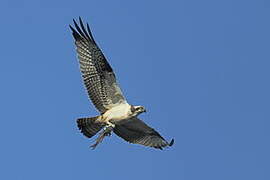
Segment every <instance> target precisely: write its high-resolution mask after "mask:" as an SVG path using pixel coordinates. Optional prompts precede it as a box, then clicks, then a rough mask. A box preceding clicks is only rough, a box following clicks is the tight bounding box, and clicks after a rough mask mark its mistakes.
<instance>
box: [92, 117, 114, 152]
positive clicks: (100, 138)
mask: <svg viewBox="0 0 270 180" xmlns="http://www.w3.org/2000/svg"><path fill="white" fill-rule="evenodd" d="M114 127H115V125H114V124H112V123H111V122H108V123H107V125H106V126H105V127H104V128H103V131H102V132H101V133H99V136H98V138H97V139H96V143H95V144H93V145H91V147H92V148H93V149H95V148H96V147H97V145H98V144H99V143H101V142H102V141H103V139H104V138H105V137H106V136H111V132H112V130H113V128H114Z"/></svg>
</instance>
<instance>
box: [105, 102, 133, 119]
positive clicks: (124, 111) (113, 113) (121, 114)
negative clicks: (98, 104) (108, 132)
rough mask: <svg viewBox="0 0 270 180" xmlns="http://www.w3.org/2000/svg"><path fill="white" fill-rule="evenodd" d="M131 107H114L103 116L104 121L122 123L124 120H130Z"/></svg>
mask: <svg viewBox="0 0 270 180" xmlns="http://www.w3.org/2000/svg"><path fill="white" fill-rule="evenodd" d="M130 114H131V112H130V106H129V105H128V106H127V105H119V106H117V107H114V108H112V109H110V110H108V111H107V112H105V113H104V114H103V119H104V120H105V121H110V122H112V123H114V122H117V121H121V120H123V119H127V118H130Z"/></svg>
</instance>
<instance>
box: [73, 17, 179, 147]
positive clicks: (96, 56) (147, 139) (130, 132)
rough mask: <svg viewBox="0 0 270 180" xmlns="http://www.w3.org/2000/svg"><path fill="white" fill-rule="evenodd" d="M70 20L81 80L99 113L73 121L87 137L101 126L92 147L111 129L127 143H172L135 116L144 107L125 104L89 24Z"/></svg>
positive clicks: (109, 132)
mask: <svg viewBox="0 0 270 180" xmlns="http://www.w3.org/2000/svg"><path fill="white" fill-rule="evenodd" d="M73 22H74V26H75V28H73V27H72V26H70V29H71V30H72V35H73V37H74V39H75V45H76V50H77V54H78V59H79V64H80V70H81V73H82V77H83V81H84V84H85V87H86V89H87V92H88V95H89V98H90V99H91V100H92V102H93V104H94V106H95V107H96V108H97V109H98V111H99V112H100V114H101V115H99V116H96V117H89V118H80V119H78V120H77V124H78V127H79V129H80V130H81V132H82V133H83V134H84V135H85V136H86V137H89V138H91V137H92V136H94V135H95V134H96V133H98V132H99V131H100V130H101V129H102V128H103V131H102V132H101V133H100V135H99V137H98V138H97V140H96V143H95V144H93V145H92V147H93V148H95V147H96V146H97V145H98V144H99V143H100V142H101V141H102V140H103V138H104V137H106V136H109V135H110V134H111V132H112V131H113V132H114V133H115V134H116V135H118V136H119V137H121V138H123V139H124V140H126V141H128V142H130V143H134V144H141V145H144V146H149V147H154V148H158V149H162V148H163V147H166V146H172V145H173V143H174V140H173V139H172V140H171V142H170V143H168V142H167V141H166V140H165V139H164V138H163V137H162V136H161V135H160V134H159V133H158V132H157V131H155V130H154V129H153V128H151V127H149V126H148V125H147V124H145V123H144V122H143V121H141V120H140V119H138V118H137V116H138V115H139V114H141V113H143V112H145V111H146V110H145V108H144V107H143V106H133V105H130V104H128V102H127V100H126V99H125V97H124V95H123V93H122V91H121V89H120V87H119V85H118V83H117V81H116V76H115V74H114V72H113V69H112V67H111V66H110V64H109V63H108V61H107V60H106V58H105V56H104V55H103V53H102V52H101V50H100V48H99V47H98V45H97V44H96V42H95V40H94V38H93V35H92V33H91V31H90V28H89V25H88V24H87V25H86V28H85V26H84V24H83V22H82V20H81V18H79V25H78V24H77V22H76V21H75V20H73Z"/></svg>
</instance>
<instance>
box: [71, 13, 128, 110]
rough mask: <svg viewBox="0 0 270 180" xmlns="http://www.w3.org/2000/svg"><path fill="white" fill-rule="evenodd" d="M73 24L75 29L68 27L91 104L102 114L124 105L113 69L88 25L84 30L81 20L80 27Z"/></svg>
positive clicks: (123, 98)
mask: <svg viewBox="0 0 270 180" xmlns="http://www.w3.org/2000/svg"><path fill="white" fill-rule="evenodd" d="M73 22H74V26H75V28H73V27H72V26H70V29H71V30H72V34H73V37H74V39H75V44H76V47H77V54H78V58H79V65H80V70H81V73H82V77H83V80H84V84H85V87H86V89H87V91H88V95H89V97H90V99H91V100H92V102H93V104H94V105H95V107H96V108H97V109H98V110H99V111H100V112H101V113H104V112H105V111H106V110H108V109H110V108H112V107H114V106H116V105H118V104H121V103H126V100H125V97H124V96H123V93H122V91H121V89H120V87H119V86H118V84H117V81H116V77H115V74H114V72H113V69H112V68H111V66H110V64H109V63H108V61H107V60H106V58H105V56H104V55H103V53H102V52H101V50H100V49H99V47H98V46H97V44H96V42H95V40H94V38H93V35H92V33H91V31H90V28H89V25H88V24H87V29H86V28H85V27H84V25H83V22H82V20H81V18H79V23H80V26H79V25H78V24H77V23H76V21H75V20H73Z"/></svg>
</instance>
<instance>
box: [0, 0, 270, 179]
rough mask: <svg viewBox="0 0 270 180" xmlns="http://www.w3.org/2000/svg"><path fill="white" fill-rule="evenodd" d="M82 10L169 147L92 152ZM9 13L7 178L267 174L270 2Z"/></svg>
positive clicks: (50, 7) (0, 152)
mask: <svg viewBox="0 0 270 180" xmlns="http://www.w3.org/2000/svg"><path fill="white" fill-rule="evenodd" d="M78 16H81V17H82V18H83V19H84V21H87V22H89V24H90V25H91V28H92V31H93V34H94V37H95V39H96V41H97V43H98V44H99V46H100V47H101V49H102V50H103V52H104V53H105V55H106V57H107V59H108V60H109V62H110V64H111V65H112V67H113V68H114V70H115V73H116V75H117V77H118V81H119V83H120V84H121V87H122V90H123V91H124V93H125V95H126V97H127V99H128V101H129V102H130V103H131V104H135V105H144V106H145V107H146V108H147V110H148V113H146V114H142V115H141V116H140V118H142V119H143V120H144V121H145V122H146V123H148V124H149V125H151V126H152V127H154V128H155V129H156V130H158V131H159V132H160V133H161V134H162V135H163V136H164V137H165V138H166V139H168V140H170V138H172V137H174V138H175V145H174V146H173V147H172V148H169V149H166V150H164V151H159V150H155V149H150V148H144V147H142V146H139V145H131V144H128V143H126V142H124V141H123V140H122V139H120V138H118V137H116V136H115V135H113V136H112V137H110V138H107V139H105V140H104V142H103V143H102V144H101V145H100V146H98V148H97V149H96V150H94V151H92V150H91V149H90V148H89V145H90V144H92V143H93V141H94V139H90V140H89V139H87V138H85V137H83V136H82V134H80V132H79V131H78V129H77V127H76V123H75V120H76V118H78V117H87V116H95V115H97V111H96V110H95V109H94V107H93V105H92V104H91V103H90V102H89V100H88V98H87V95H86V92H85V90H84V87H83V84H82V81H81V77H80V72H79V69H78V64H77V60H76V54H75V50H74V44H73V39H72V36H71V33H70V30H69V28H68V25H69V24H71V23H72V19H73V18H77V17H78ZM0 17H1V25H2V26H1V41H0V47H1V53H0V81H1V93H0V99H1V101H0V108H1V126H0V141H1V146H0V147H1V148H0V159H1V161H0V169H1V173H0V179H10V180H24V179H25V180H32V179H33V180H36V179H39V180H43V179H44V180H45V179H46V180H47V179H65V180H74V179H108V178H110V179H118V180H121V179H123V180H124V179H129V180H138V179H155V180H161V179H185V180H198V179H205V180H216V179H218V180H228V179H230V180H234V179H235V180H239V179H245V180H253V179H259V180H266V179H267V180H268V179H270V173H269V169H270V163H269V162H270V156H269V152H270V145H269V138H270V131H269V127H270V126H269V125H270V123H269V120H270V114H269V109H270V103H269V102H270V95H269V92H270V84H269V78H270V71H269V67H270V61H269V60H270V53H269V48H270V33H269V32H270V24H269V19H270V3H269V1H266V0H265V1H262V0H253V1H250V0H245V1H244V0H226V1H214V0H205V1H200V0H182V1H142V0H138V1H124V0H114V1H98V0H93V1H80V0H78V1H52V0H47V1H36V0H35V1H31V0H29V1H23V0H22V1H12V0H11V1H1V3H0Z"/></svg>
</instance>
